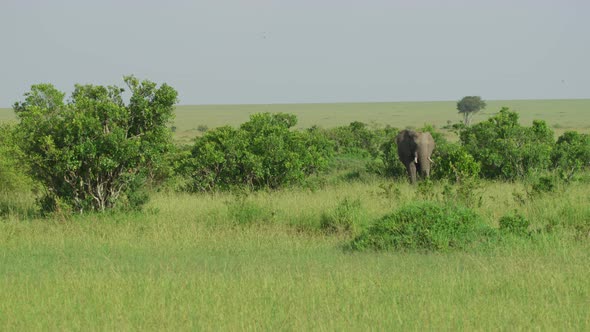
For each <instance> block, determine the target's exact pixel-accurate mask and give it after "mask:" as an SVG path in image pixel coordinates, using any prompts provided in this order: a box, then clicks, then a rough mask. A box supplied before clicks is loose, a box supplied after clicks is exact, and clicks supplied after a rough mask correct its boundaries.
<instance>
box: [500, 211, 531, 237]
mask: <svg viewBox="0 0 590 332" xmlns="http://www.w3.org/2000/svg"><path fill="white" fill-rule="evenodd" d="M499 224H500V230H501V231H504V232H507V233H511V234H515V235H527V234H529V233H528V228H529V226H530V224H531V223H530V222H529V220H528V219H527V218H525V217H524V216H523V215H522V214H520V213H517V212H514V213H510V214H505V215H504V216H502V218H500V221H499Z"/></svg>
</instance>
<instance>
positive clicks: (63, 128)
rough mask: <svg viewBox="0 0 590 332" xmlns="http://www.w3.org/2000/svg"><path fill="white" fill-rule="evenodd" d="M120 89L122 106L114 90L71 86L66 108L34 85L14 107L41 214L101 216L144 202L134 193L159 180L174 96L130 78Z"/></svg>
mask: <svg viewBox="0 0 590 332" xmlns="http://www.w3.org/2000/svg"><path fill="white" fill-rule="evenodd" d="M124 81H125V83H126V84H127V86H128V88H129V90H130V92H131V97H130V101H129V103H128V104H125V102H124V101H123V91H124V90H123V89H121V88H119V87H115V86H108V87H105V86H94V85H76V87H75V90H74V92H73V93H72V96H71V98H70V99H69V100H68V101H67V102H65V101H64V97H65V94H64V93H62V92H60V91H58V90H57V89H55V87H53V86H52V85H51V84H39V85H33V86H32V87H31V91H30V92H27V93H26V94H25V101H24V102H19V103H16V104H15V105H14V110H15V112H16V114H17V116H18V118H19V119H20V123H19V125H18V133H19V135H20V137H19V138H20V143H21V148H22V150H23V152H24V153H25V155H26V157H27V161H28V162H29V165H30V173H31V174H32V176H33V177H34V178H35V179H37V180H38V181H39V182H41V183H42V184H43V185H44V186H45V189H46V196H45V198H44V199H42V200H41V202H42V205H43V206H44V208H45V209H46V210H52V209H56V208H60V207H64V208H65V207H68V206H69V207H71V208H73V209H74V210H75V211H79V212H82V211H85V210H99V211H103V210H105V209H108V208H112V207H114V206H115V205H117V204H119V203H122V202H126V203H127V204H129V205H136V204H141V203H143V202H145V200H146V199H145V195H143V194H139V192H138V190H140V189H141V188H142V184H143V182H144V180H143V179H146V178H148V177H150V176H151V175H153V174H155V173H158V172H159V170H160V169H161V167H162V164H163V160H164V159H165V158H166V157H165V155H166V152H167V151H168V150H169V149H170V147H171V132H170V129H169V128H168V124H169V120H170V119H171V118H172V116H173V113H172V111H173V107H174V103H175V102H176V99H177V92H176V91H175V90H174V89H173V88H172V87H170V86H168V85H166V84H163V85H161V86H160V87H159V88H157V87H156V84H155V83H153V82H150V81H143V82H139V81H138V80H137V79H136V78H134V77H132V76H129V77H125V79H124ZM119 205H121V204H119Z"/></svg>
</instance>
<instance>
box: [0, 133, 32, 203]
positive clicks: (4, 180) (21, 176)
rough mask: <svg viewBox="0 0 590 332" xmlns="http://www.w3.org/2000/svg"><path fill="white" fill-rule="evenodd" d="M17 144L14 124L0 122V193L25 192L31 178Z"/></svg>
mask: <svg viewBox="0 0 590 332" xmlns="http://www.w3.org/2000/svg"><path fill="white" fill-rule="evenodd" d="M23 161H24V154H23V151H22V150H21V149H20V147H19V145H18V135H17V132H16V126H15V125H13V124H8V123H0V193H4V194H12V193H14V192H27V191H30V190H31V189H32V187H33V180H32V179H31V178H30V177H29V176H28V175H27V172H28V170H29V169H28V167H27V165H26V164H25V163H23Z"/></svg>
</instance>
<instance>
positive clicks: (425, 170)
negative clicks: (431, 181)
mask: <svg viewBox="0 0 590 332" xmlns="http://www.w3.org/2000/svg"><path fill="white" fill-rule="evenodd" d="M431 164H432V159H430V154H429V153H428V152H427V151H420V152H418V165H419V166H420V175H422V177H424V178H427V177H429V176H430V165H431Z"/></svg>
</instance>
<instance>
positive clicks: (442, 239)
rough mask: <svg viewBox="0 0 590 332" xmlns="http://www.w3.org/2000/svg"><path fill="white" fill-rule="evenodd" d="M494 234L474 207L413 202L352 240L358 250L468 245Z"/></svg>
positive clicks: (385, 217)
mask: <svg viewBox="0 0 590 332" xmlns="http://www.w3.org/2000/svg"><path fill="white" fill-rule="evenodd" d="M493 233H494V230H493V229H492V228H491V227H489V226H487V225H486V224H485V223H484V222H483V221H482V219H481V217H480V216H479V215H478V214H477V213H475V212H474V211H473V210H471V209H469V208H466V207H463V206H459V205H452V204H448V205H447V204H442V203H436V202H429V201H423V202H413V203H410V204H407V205H405V206H403V207H401V208H400V209H398V210H397V211H395V212H394V213H391V214H388V215H385V216H384V217H382V218H381V219H379V220H377V221H376V222H375V223H374V224H373V225H371V226H370V227H369V228H368V229H367V231H365V232H364V233H362V234H361V235H359V236H358V237H356V238H355V239H354V240H353V241H352V242H351V245H350V246H351V248H352V249H354V250H365V249H374V250H392V249H426V250H449V249H460V248H466V247H467V246H468V245H469V244H470V243H473V242H476V241H479V240H481V239H484V238H486V237H488V236H490V235H492V234H493Z"/></svg>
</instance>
